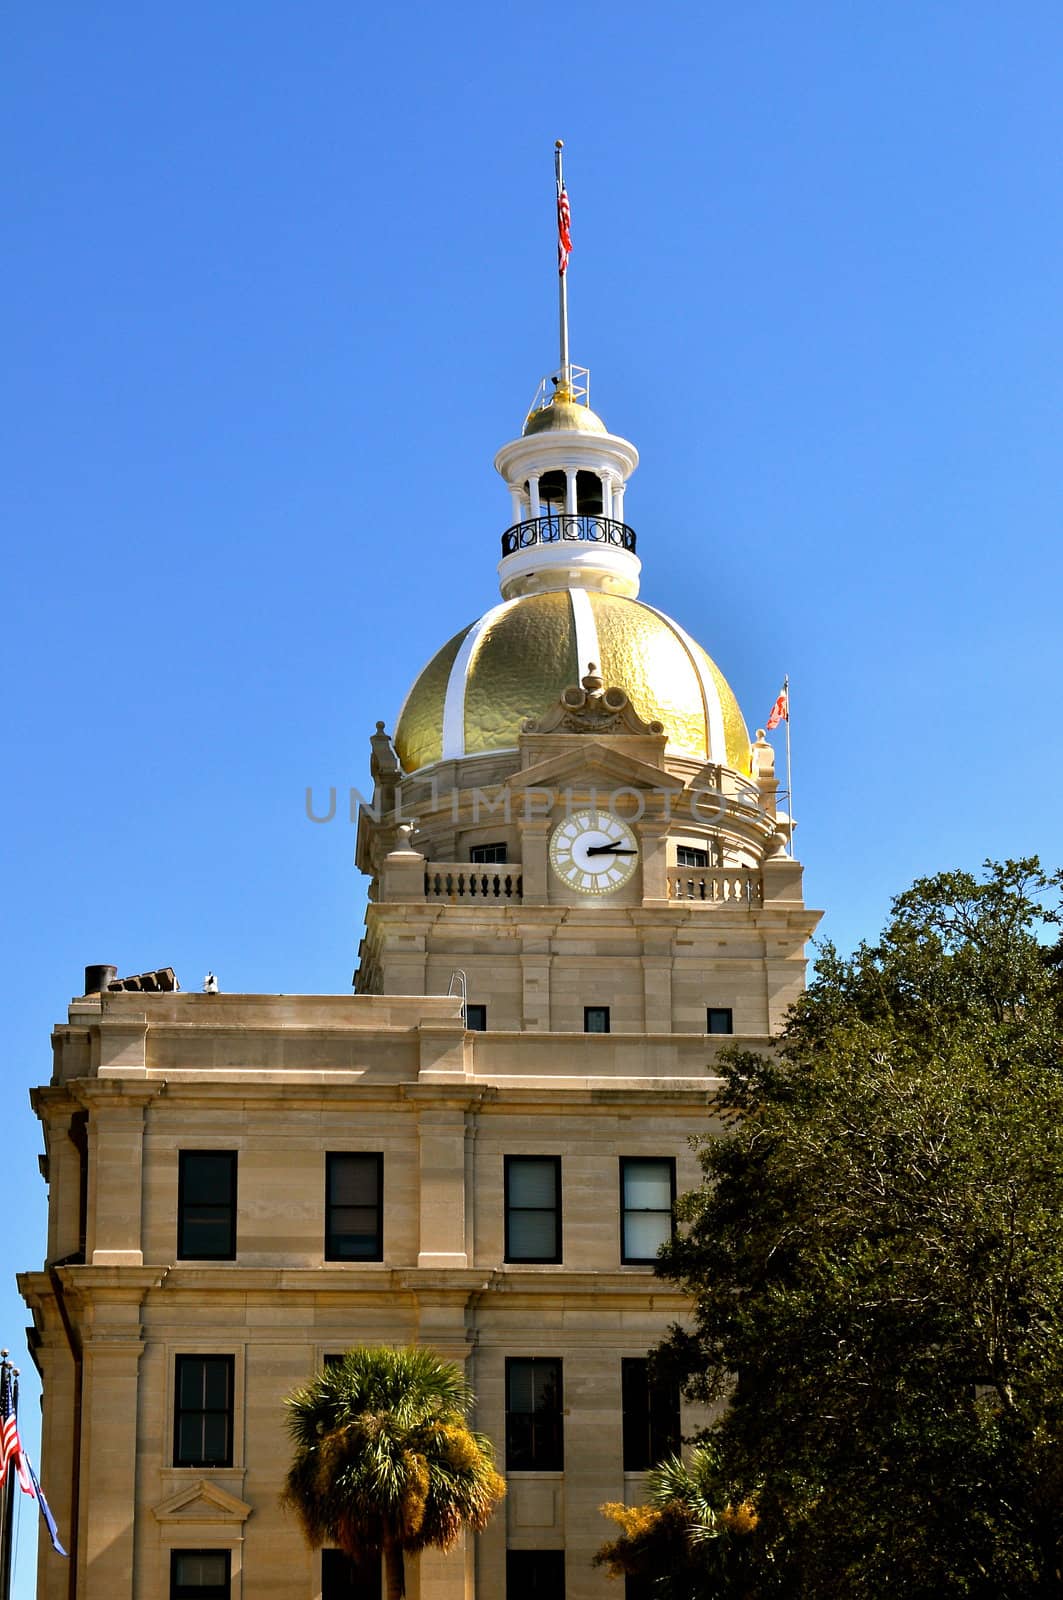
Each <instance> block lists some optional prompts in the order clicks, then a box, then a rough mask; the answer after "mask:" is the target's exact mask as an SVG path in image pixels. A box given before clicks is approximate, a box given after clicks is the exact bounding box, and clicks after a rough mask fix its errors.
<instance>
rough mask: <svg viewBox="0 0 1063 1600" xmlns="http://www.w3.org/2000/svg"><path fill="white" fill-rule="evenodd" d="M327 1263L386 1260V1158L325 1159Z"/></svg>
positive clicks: (336, 1155) (341, 1155)
mask: <svg viewBox="0 0 1063 1600" xmlns="http://www.w3.org/2000/svg"><path fill="white" fill-rule="evenodd" d="M325 1197H326V1198H325V1260H326V1261H382V1260H383V1258H384V1230H383V1226H382V1222H383V1210H384V1157H383V1156H382V1155H353V1154H349V1153H348V1152H347V1151H335V1150H333V1151H329V1152H328V1154H327V1155H326V1156H325Z"/></svg>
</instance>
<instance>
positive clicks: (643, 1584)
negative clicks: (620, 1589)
mask: <svg viewBox="0 0 1063 1600" xmlns="http://www.w3.org/2000/svg"><path fill="white" fill-rule="evenodd" d="M651 1582H652V1579H650V1578H633V1577H632V1576H631V1573H630V1572H629V1573H627V1574H626V1575H625V1577H624V1600H653V1590H652V1589H651V1588H650V1584H651Z"/></svg>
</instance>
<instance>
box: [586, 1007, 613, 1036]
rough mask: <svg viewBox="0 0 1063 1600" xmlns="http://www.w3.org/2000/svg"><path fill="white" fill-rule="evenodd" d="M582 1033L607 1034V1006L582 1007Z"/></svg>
mask: <svg viewBox="0 0 1063 1600" xmlns="http://www.w3.org/2000/svg"><path fill="white" fill-rule="evenodd" d="M583 1031H584V1033H608V1032H609V1007H608V1006H584V1007H583Z"/></svg>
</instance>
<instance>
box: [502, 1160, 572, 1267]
mask: <svg viewBox="0 0 1063 1600" xmlns="http://www.w3.org/2000/svg"><path fill="white" fill-rule="evenodd" d="M505 1206H506V1260H507V1261H540V1262H542V1261H560V1260H561V1157H560V1156H506V1159H505Z"/></svg>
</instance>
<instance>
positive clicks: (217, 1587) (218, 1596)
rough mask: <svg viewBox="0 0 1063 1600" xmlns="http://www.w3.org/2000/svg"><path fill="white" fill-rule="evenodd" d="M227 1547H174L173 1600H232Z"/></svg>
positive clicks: (172, 1570) (171, 1597)
mask: <svg viewBox="0 0 1063 1600" xmlns="http://www.w3.org/2000/svg"><path fill="white" fill-rule="evenodd" d="M229 1561H230V1557H229V1552H228V1550H171V1551H170V1600H229Z"/></svg>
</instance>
